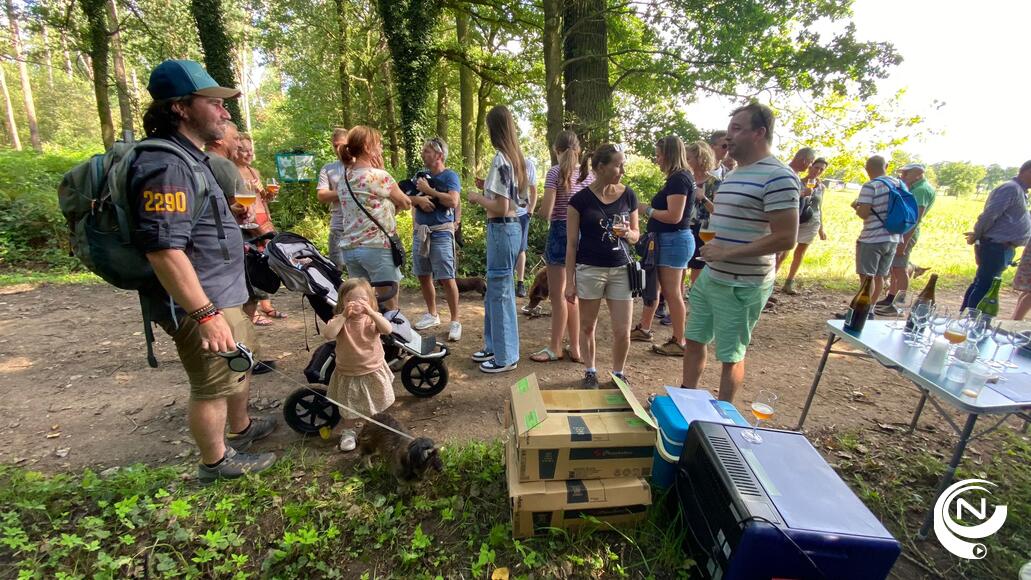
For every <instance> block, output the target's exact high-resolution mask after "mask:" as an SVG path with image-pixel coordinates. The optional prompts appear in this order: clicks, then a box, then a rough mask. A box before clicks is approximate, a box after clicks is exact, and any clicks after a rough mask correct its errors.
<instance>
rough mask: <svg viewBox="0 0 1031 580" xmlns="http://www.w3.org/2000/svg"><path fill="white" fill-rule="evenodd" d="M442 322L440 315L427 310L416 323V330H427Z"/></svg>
mask: <svg viewBox="0 0 1031 580" xmlns="http://www.w3.org/2000/svg"><path fill="white" fill-rule="evenodd" d="M439 324H440V316H435V315H433V314H430V313H429V312H427V313H426V314H423V315H422V318H420V319H419V322H416V323H415V330H426V329H427V328H433V327H434V326H437V325H439Z"/></svg>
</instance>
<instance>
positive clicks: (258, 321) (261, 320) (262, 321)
mask: <svg viewBox="0 0 1031 580" xmlns="http://www.w3.org/2000/svg"><path fill="white" fill-rule="evenodd" d="M251 322H252V323H253V324H254V326H272V321H271V320H269V319H268V318H265V317H264V316H262V315H260V314H256V315H254V318H251Z"/></svg>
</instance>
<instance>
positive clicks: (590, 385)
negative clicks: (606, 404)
mask: <svg viewBox="0 0 1031 580" xmlns="http://www.w3.org/2000/svg"><path fill="white" fill-rule="evenodd" d="M580 385H581V386H582V387H583V388H585V389H597V388H598V373H596V372H594V371H587V372H585V373H584V380H583V381H582V382H581V383H580Z"/></svg>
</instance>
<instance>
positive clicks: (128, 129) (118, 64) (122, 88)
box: [107, 0, 135, 141]
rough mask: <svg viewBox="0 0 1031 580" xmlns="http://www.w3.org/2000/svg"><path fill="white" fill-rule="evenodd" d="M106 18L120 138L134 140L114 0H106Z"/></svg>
mask: <svg viewBox="0 0 1031 580" xmlns="http://www.w3.org/2000/svg"><path fill="white" fill-rule="evenodd" d="M107 16H108V18H109V19H110V23H111V30H112V32H111V63H112V64H113V65H114V67H115V86H116V87H117V88H118V113H119V116H120V117H121V119H122V138H123V139H125V140H126V141H132V140H133V139H134V133H135V127H134V123H133V114H132V98H130V96H129V83H128V82H126V79H125V61H124V60H123V59H122V40H121V34H120V33H119V31H118V27H119V26H121V22H120V21H119V20H118V6H117V5H116V4H115V0H107Z"/></svg>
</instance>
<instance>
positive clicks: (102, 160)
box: [57, 138, 210, 367]
mask: <svg viewBox="0 0 1031 580" xmlns="http://www.w3.org/2000/svg"><path fill="white" fill-rule="evenodd" d="M142 151H166V152H168V153H172V154H174V155H178V156H179V157H180V158H182V160H183V161H185V162H186V163H187V164H188V165H189V167H190V169H191V170H192V172H193V178H194V182H195V190H196V191H197V192H200V193H201V196H200V199H202V200H203V201H202V202H201V203H198V204H195V207H194V210H193V224H194V225H196V223H197V220H199V219H200V216H201V215H202V214H203V212H204V210H205V208H207V207H208V206H209V205H210V199H209V195H208V190H209V188H208V182H207V179H206V178H205V177H204V171H203V168H202V166H201V164H200V163H198V162H197V160H195V159H194V158H193V157H191V156H190V154H189V153H187V152H186V151H184V150H183V149H182V148H181V147H179V146H178V145H176V144H175V143H173V142H171V141H169V140H167V139H155V138H152V139H146V140H144V141H139V142H135V143H125V142H121V141H119V142H118V143H115V144H114V146H112V147H111V149H109V150H108V151H107V152H106V153H103V154H99V155H94V156H93V157H91V158H90V159H89V160H88V161H85V162H83V163H80V164H79V165H76V166H75V167H73V168H72V169H71V170H69V171H68V173H65V174H64V178H63V179H62V180H61V185H60V186H58V189H57V201H58V205H59V206H60V208H61V213H62V214H64V218H65V220H66V221H67V222H68V241H69V243H70V246H71V251H72V254H74V255H75V257H76V258H78V259H79V261H81V262H82V264H83V265H84V266H86V268H87V269H89V271H91V272H93V273H94V274H96V275H98V276H100V277H101V278H103V279H104V281H106V282H107V283H109V284H111V285H113V286H116V287H118V288H121V289H123V290H137V291H139V292H140V305H141V307H142V310H143V326H144V334H145V335H146V337H147V362H148V363H149V364H150V366H152V367H156V366H157V359H156V358H155V357H154V350H153V342H154V332H153V329H152V324H151V322H152V318H151V315H150V307H149V303H148V301H147V300H145V299H144V298H143V291H146V290H151V291H153V290H155V289H158V288H160V282H159V281H158V279H157V275H155V274H154V269H153V268H152V267H151V265H150V262H149V261H147V256H146V254H144V252H143V251H142V250H140V248H138V247H137V246H136V245H135V244H133V241H132V232H133V228H134V227H135V211H136V210H135V207H134V203H133V200H132V199H130V196H129V191H128V190H129V169H130V168H131V167H132V164H133V162H134V161H135V160H136V157H137V155H139V153H140V152H142Z"/></svg>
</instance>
